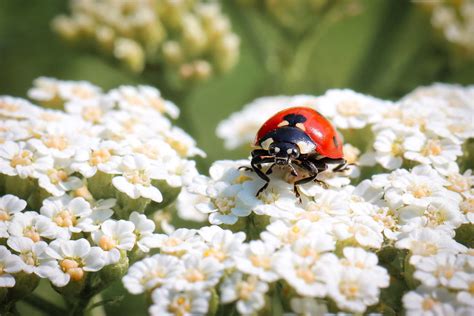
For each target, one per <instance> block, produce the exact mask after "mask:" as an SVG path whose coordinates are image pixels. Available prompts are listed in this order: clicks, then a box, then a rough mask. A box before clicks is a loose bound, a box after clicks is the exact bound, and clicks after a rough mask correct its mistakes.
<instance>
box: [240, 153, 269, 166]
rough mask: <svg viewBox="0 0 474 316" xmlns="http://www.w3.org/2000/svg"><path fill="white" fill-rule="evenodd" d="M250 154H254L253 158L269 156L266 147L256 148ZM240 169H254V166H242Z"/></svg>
mask: <svg viewBox="0 0 474 316" xmlns="http://www.w3.org/2000/svg"><path fill="white" fill-rule="evenodd" d="M250 154H251V155H252V159H253V158H255V157H262V156H268V151H267V150H265V149H255V150H253V151H252V152H251V153H250ZM239 170H244V171H254V168H252V167H249V166H240V167H239Z"/></svg>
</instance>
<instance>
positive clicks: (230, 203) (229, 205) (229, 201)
mask: <svg viewBox="0 0 474 316" xmlns="http://www.w3.org/2000/svg"><path fill="white" fill-rule="evenodd" d="M213 203H214V205H215V206H216V207H217V208H218V209H219V212H221V213H223V214H230V213H232V209H233V208H234V207H235V205H236V203H235V198H234V197H219V198H217V199H214V200H213Z"/></svg>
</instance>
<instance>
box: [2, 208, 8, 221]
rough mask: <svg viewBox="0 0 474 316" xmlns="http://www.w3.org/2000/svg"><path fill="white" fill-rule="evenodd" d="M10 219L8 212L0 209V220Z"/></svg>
mask: <svg viewBox="0 0 474 316" xmlns="http://www.w3.org/2000/svg"><path fill="white" fill-rule="evenodd" d="M9 219H10V214H8V213H7V212H6V211H4V210H0V221H2V222H3V221H8V220H9Z"/></svg>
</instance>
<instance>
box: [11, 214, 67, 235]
mask: <svg viewBox="0 0 474 316" xmlns="http://www.w3.org/2000/svg"><path fill="white" fill-rule="evenodd" d="M8 233H9V234H10V235H11V236H16V237H28V238H29V239H31V240H32V241H33V242H38V241H40V240H42V239H54V238H56V237H57V236H58V234H59V231H58V229H57V226H56V225H55V224H54V223H53V222H52V221H51V219H49V218H48V217H46V216H43V215H39V214H38V213H36V212H25V213H17V214H16V215H15V216H14V217H13V219H12V220H11V222H10V225H9V227H8Z"/></svg>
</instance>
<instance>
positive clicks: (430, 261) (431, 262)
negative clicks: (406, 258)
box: [414, 253, 468, 289]
mask: <svg viewBox="0 0 474 316" xmlns="http://www.w3.org/2000/svg"><path fill="white" fill-rule="evenodd" d="M463 259H464V258H463V257H461V256H456V255H454V254H449V253H439V254H436V255H434V256H430V257H425V258H422V259H421V260H420V261H419V262H418V263H416V265H415V267H416V271H415V273H414V276H415V278H417V279H418V280H420V281H421V283H422V284H423V285H426V286H428V287H436V286H440V285H441V286H444V287H447V288H451V289H460V288H462V287H463V286H464V285H465V284H466V283H467V278H468V275H467V273H466V272H464V260H463Z"/></svg>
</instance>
